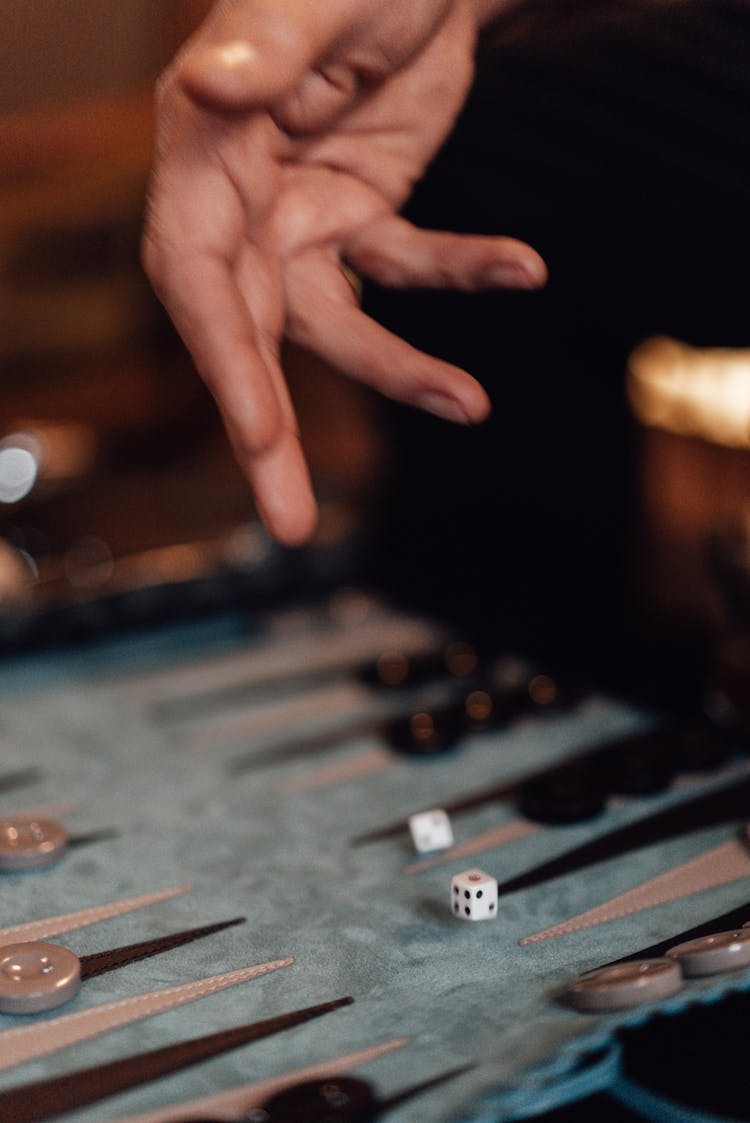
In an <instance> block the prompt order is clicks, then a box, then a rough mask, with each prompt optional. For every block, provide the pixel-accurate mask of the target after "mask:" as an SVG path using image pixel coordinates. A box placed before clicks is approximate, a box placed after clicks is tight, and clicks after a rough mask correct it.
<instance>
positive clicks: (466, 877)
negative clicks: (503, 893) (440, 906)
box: [451, 870, 497, 920]
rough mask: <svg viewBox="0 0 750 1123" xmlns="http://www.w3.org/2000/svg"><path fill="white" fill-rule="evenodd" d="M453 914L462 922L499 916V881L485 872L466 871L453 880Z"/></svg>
mask: <svg viewBox="0 0 750 1123" xmlns="http://www.w3.org/2000/svg"><path fill="white" fill-rule="evenodd" d="M451 912H452V913H453V915H454V916H458V917H460V918H461V919H462V920H492V919H493V918H494V917H496V916H497V881H496V880H495V878H494V877H491V876H490V874H488V873H485V872H484V870H464V871H463V873H457V874H456V876H455V877H454V878H453V879H452V880H451Z"/></svg>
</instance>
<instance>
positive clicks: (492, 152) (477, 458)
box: [366, 0, 750, 663]
mask: <svg viewBox="0 0 750 1123" xmlns="http://www.w3.org/2000/svg"><path fill="white" fill-rule="evenodd" d="M749 63H750V5H748V4H746V3H736V2H735V3H724V2H721V0H705V2H703V3H677V4H674V3H673V4H659V3H658V2H656V0H647V2H644V3H628V2H624V0H614V2H609V3H608V2H604V0H596V2H595V0H590V2H586V3H583V2H579V3H571V2H570V0H559V3H543V4H542V3H540V4H527V5H525V6H524V8H523V9H522V10H521V11H520V12H519V13H516V14H514V15H510V16H508V17H506V18H505V19H504V20H502V21H501V22H499V23H498V24H496V25H495V26H494V27H493V28H491V29H489V30H488V32H487V33H486V35H485V39H484V42H483V45H482V49H481V51H480V59H479V67H478V73H477V78H476V82H475V86H474V89H473V92H472V95H471V97H470V99H469V101H468V103H467V106H466V109H465V111H464V113H463V115H462V117H461V119H460V120H459V122H458V124H457V127H456V129H455V131H454V133H453V135H452V137H451V138H450V140H449V141H448V143H447V144H446V145H445V147H444V149H443V150H442V152H441V153H440V155H439V156H438V158H437V159H436V160H435V162H434V164H433V166H432V168H431V169H430V171H429V173H428V175H427V176H426V178H425V180H424V181H423V183H422V184H421V185H420V186H419V188H418V190H417V191H416V194H415V195H414V197H413V199H412V201H411V202H410V204H409V208H408V212H407V213H408V217H410V218H411V219H412V220H413V221H415V222H416V223H418V224H419V225H422V226H428V227H444V228H446V229H453V230H458V231H472V232H483V233H497V234H509V235H513V236H516V237H520V238H523V239H525V240H527V241H529V242H530V243H531V244H532V245H533V246H534V247H535V248H536V249H538V250H539V252H540V253H541V254H542V256H543V257H544V258H545V260H546V261H547V263H548V266H549V270H550V281H549V285H548V287H547V288H546V290H544V291H543V292H540V293H534V294H503V293H492V294H478V295H465V294H454V293H442V292H440V293H435V292H422V291H417V292H411V293H406V294H405V293H402V292H385V291H383V290H375V289H373V290H371V291H369V292H368V294H367V297H366V301H367V306H368V308H369V310H370V311H371V312H372V313H373V314H374V315H375V316H376V317H377V318H379V319H381V320H382V321H383V322H385V323H386V324H387V326H389V327H391V328H392V329H393V330H395V331H397V332H398V333H400V334H402V335H403V336H405V337H406V338H407V339H408V340H409V341H410V342H411V343H413V344H415V345H416V346H418V347H420V348H422V349H424V350H426V351H429V352H431V353H434V354H437V355H440V356H441V357H443V358H446V359H448V360H451V361H453V362H455V363H457V364H459V365H461V366H463V367H465V368H466V369H468V370H469V371H470V372H471V373H472V374H474V375H475V376H476V377H477V378H478V379H479V380H480V381H481V382H482V383H483V384H484V385H485V386H486V388H487V389H488V391H489V394H490V397H491V398H492V400H493V405H494V412H493V415H492V417H491V419H490V420H489V421H488V422H487V423H486V424H485V425H484V426H482V427H480V428H478V429H474V430H462V429H460V428H457V427H453V426H451V425H449V424H447V423H443V422H440V421H437V420H435V419H433V418H431V417H428V416H424V415H421V414H419V413H417V412H416V411H413V410H410V409H407V408H405V407H399V406H390V405H389V406H387V407H386V417H387V425H388V427H389V430H388V431H389V433H390V434H391V437H392V447H393V455H394V473H393V485H394V486H393V487H392V489H391V490H390V491H389V493H388V495H387V497H386V502H385V504H384V509H383V528H384V529H383V537H382V541H383V543H384V550H383V553H382V570H381V572H382V574H383V576H384V579H385V580H386V582H387V584H388V585H389V587H390V588H392V589H395V590H396V591H398V592H399V593H401V594H403V595H404V596H405V597H406V598H407V599H409V600H410V601H411V602H412V603H414V602H415V600H416V601H419V602H422V603H424V604H426V605H427V606H428V607H434V608H438V609H439V610H442V611H444V612H446V613H447V614H449V615H451V616H453V617H454V618H456V619H457V620H459V621H461V623H462V625H463V626H465V627H468V628H470V629H474V630H477V629H478V630H480V631H483V632H484V633H486V634H487V636H488V637H489V639H490V642H493V644H494V645H495V646H502V645H504V644H506V643H508V644H509V645H511V646H513V645H519V644H520V646H521V647H522V649H525V650H534V649H536V650H540V651H545V652H546V651H549V652H550V653H552V654H554V655H556V656H564V657H566V658H568V659H572V660H576V659H578V657H580V658H581V659H582V661H583V662H584V663H585V662H587V661H588V662H591V661H592V658H593V661H594V662H597V661H598V662H599V663H601V660H602V658H603V657H604V655H605V653H606V655H607V657H608V658H613V657H614V658H615V659H622V660H623V661H625V660H628V659H630V658H632V656H633V652H634V650H635V649H634V647H633V645H632V643H631V641H632V640H633V637H634V636H635V634H636V628H635V623H636V620H637V615H638V604H637V595H636V594H634V592H633V589H632V581H631V565H630V556H629V555H630V551H631V549H632V545H633V541H634V511H635V506H636V504H635V501H634V492H635V485H634V469H633V465H634V456H635V426H634V423H633V421H632V419H631V416H630V413H629V410H628V407H627V403H626V396H625V378H624V372H625V367H626V361H627V356H628V354H629V353H630V351H631V350H632V349H633V347H634V346H635V345H636V344H637V343H638V342H640V341H641V340H643V339H644V338H646V337H648V336H651V335H657V334H665V335H672V336H675V337H678V338H680V339H682V340H684V341H686V342H690V343H693V344H705V345H748V344H750V314H749V312H748V291H747V289H748V286H747V272H748V262H750V231H749V227H748V214H749V213H750V205H749V204H750V191H749V189H748V183H749V182H750V181H749V179H748V168H750V65H749ZM641 639H642V637H641V638H639V639H638V643H641Z"/></svg>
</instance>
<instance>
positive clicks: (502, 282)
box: [487, 259, 547, 289]
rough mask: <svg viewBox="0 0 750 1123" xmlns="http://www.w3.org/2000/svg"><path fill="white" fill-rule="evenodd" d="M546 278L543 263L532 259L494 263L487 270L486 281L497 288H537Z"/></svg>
mask: <svg viewBox="0 0 750 1123" xmlns="http://www.w3.org/2000/svg"><path fill="white" fill-rule="evenodd" d="M546 279H547V270H546V268H545V267H544V265H543V263H542V262H541V261H534V260H533V259H531V260H528V261H521V262H517V263H516V264H515V265H496V266H494V268H492V269H490V270H488V272H487V283H488V284H489V285H497V286H498V287H499V288H515V289H518V288H523V289H537V288H539V286H540V285H542V284H544V282H545V280H546Z"/></svg>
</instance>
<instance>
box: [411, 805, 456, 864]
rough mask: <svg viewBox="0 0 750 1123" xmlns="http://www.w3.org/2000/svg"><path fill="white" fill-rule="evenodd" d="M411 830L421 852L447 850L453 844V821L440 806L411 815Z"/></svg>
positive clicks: (416, 845)
mask: <svg viewBox="0 0 750 1123" xmlns="http://www.w3.org/2000/svg"><path fill="white" fill-rule="evenodd" d="M409 830H410V831H411V837H412V840H413V842H414V847H415V849H416V850H417V851H418V852H419V853H420V854H425V853H426V852H427V851H429V850H447V848H448V847H449V846H452V845H453V830H452V829H451V821H450V819H449V818H448V816H447V814H446V813H445V811H441V810H440V808H439V807H436V808H434V809H433V810H432V811H419V812H418V813H417V814H416V815H410V816H409Z"/></svg>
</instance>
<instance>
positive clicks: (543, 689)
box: [529, 675, 558, 706]
mask: <svg viewBox="0 0 750 1123" xmlns="http://www.w3.org/2000/svg"><path fill="white" fill-rule="evenodd" d="M557 697H558V688H557V683H556V682H555V680H554V679H553V678H550V676H549V675H534V677H533V678H532V679H530V681H529V698H531V701H532V702H533V703H534V704H535V705H536V706H552V705H554V703H555V702H556V701H557Z"/></svg>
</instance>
